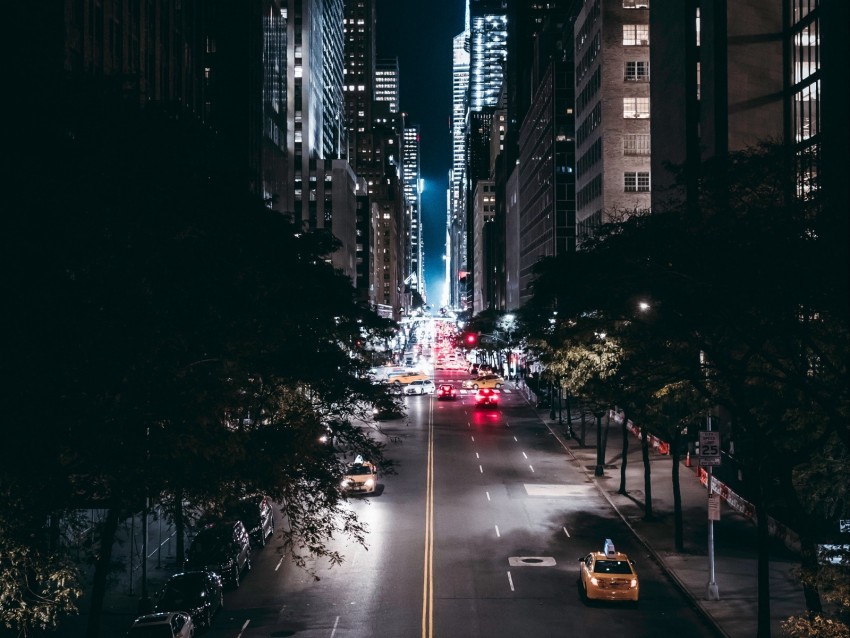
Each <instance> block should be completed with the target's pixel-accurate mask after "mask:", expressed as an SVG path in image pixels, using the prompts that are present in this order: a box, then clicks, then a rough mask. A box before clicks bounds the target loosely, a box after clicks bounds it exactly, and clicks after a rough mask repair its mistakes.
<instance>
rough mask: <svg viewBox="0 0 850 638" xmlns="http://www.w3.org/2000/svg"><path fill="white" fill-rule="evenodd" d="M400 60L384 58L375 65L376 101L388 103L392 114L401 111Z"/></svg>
mask: <svg viewBox="0 0 850 638" xmlns="http://www.w3.org/2000/svg"><path fill="white" fill-rule="evenodd" d="M399 84H400V80H399V67H398V58H382V59H379V60H378V61H377V62H376V63H375V101H376V102H388V103H389V109H390V113H398V111H399V106H398V105H399Z"/></svg>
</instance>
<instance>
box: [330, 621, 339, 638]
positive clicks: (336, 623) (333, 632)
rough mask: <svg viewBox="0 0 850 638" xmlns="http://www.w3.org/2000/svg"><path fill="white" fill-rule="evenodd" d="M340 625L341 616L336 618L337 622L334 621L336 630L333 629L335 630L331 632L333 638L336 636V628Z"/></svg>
mask: <svg viewBox="0 0 850 638" xmlns="http://www.w3.org/2000/svg"><path fill="white" fill-rule="evenodd" d="M338 624H339V616H337V617H336V620H334V628H333V630H332V631H331V638H334V634H335V633H336V626H337V625H338Z"/></svg>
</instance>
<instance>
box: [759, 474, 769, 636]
mask: <svg viewBox="0 0 850 638" xmlns="http://www.w3.org/2000/svg"><path fill="white" fill-rule="evenodd" d="M756 477H757V478H756V537H757V539H758V542H757V550H756V551H757V554H758V631H757V634H756V635H757V638H770V534H769V531H768V527H767V507H766V505H765V498H764V484H763V478H762V468H761V463H759V467H758V468H757V469H756Z"/></svg>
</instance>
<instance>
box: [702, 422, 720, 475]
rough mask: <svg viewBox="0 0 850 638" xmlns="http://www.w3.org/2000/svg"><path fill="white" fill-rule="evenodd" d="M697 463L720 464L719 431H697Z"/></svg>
mask: <svg viewBox="0 0 850 638" xmlns="http://www.w3.org/2000/svg"><path fill="white" fill-rule="evenodd" d="M699 464H700V465H701V466H703V467H704V466H706V465H720V432H706V431H702V432H700V433H699Z"/></svg>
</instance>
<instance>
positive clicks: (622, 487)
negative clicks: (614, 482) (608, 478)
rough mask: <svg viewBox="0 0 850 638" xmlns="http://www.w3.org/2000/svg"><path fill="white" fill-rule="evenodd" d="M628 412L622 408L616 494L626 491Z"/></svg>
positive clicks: (625, 492) (624, 493)
mask: <svg viewBox="0 0 850 638" xmlns="http://www.w3.org/2000/svg"><path fill="white" fill-rule="evenodd" d="M628 424H629V413H628V412H627V411H626V410H623V425H622V428H621V429H622V433H623V452H622V461H621V463H620V489H618V490H617V493H618V494H623V495H626V494H628V492H627V491H626V466H627V465H628V462H629V426H628Z"/></svg>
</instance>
